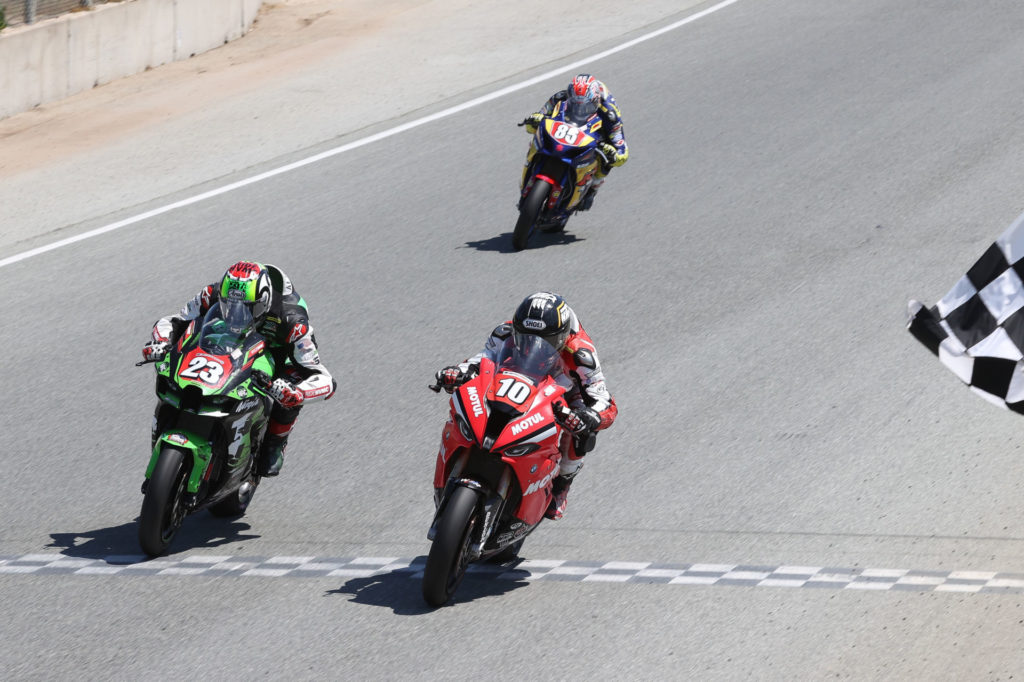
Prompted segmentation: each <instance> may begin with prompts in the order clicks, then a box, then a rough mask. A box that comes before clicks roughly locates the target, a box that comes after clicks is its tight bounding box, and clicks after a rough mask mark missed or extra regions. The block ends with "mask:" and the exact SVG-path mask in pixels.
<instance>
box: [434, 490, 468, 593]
mask: <svg viewBox="0 0 1024 682" xmlns="http://www.w3.org/2000/svg"><path fill="white" fill-rule="evenodd" d="M476 521H477V494H476V493H475V492H474V491H472V490H470V489H469V488H466V487H462V486H460V487H458V488H456V489H455V491H454V492H452V497H451V499H450V500H448V504H447V506H446V507H445V510H444V514H443V515H442V516H441V519H440V520H439V521H438V524H437V534H436V535H434V543H433V544H432V545H431V546H430V554H429V555H427V565H426V568H424V569H423V598H424V599H426V600H427V603H428V604H430V605H431V606H443V605H444V604H446V603H447V602H448V600H449V599H451V598H452V595H454V594H455V589H456V588H457V587H458V586H459V583H461V582H462V577H463V576H464V575H466V568H467V567H468V566H469V543H470V541H471V540H472V537H473V527H474V526H475V525H476Z"/></svg>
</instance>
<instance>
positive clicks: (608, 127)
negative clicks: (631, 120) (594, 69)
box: [526, 73, 629, 211]
mask: <svg viewBox="0 0 1024 682" xmlns="http://www.w3.org/2000/svg"><path fill="white" fill-rule="evenodd" d="M559 105H564V106H565V112H566V115H567V117H568V118H569V120H572V121H576V122H579V123H582V122H584V121H586V120H587V119H589V118H590V117H591V116H592V115H594V114H595V113H596V114H598V115H599V116H600V117H601V132H602V133H603V134H604V142H603V143H602V144H601V151H602V153H604V155H605V158H606V159H607V163H605V162H602V163H600V164H598V169H597V172H596V173H595V174H594V183H593V184H592V185H591V186H590V191H589V192H587V196H585V197H583V200H582V201H581V202H580V205H579V208H578V209H577V210H579V211H586V210H589V209H590V207H591V206H592V205H593V204H594V197H595V196H596V195H597V190H598V189H600V187H601V185H603V184H604V181H605V178H607V177H608V173H609V172H610V171H611V169H612V168H614V167H618V166H621V165H622V164H624V163H626V161H627V160H629V146H628V145H626V138H625V136H624V135H623V132H622V115H621V114H620V113H619V107H618V105H617V104H616V103H615V98H614V97H613V96H612V93H611V91H610V90H608V87H607V86H606V85H605V84H604V83H602V82H601V81H599V80H597V79H596V78H594V77H593V76H591V75H590V74H589V73H581V74H579V75H578V76H576V77H575V78H573V79H572V82H571V83H569V87H567V88H566V89H565V90H559V91H558V92H556V93H555V94H553V95H552V96H551V97H550V98H549V99H548V101H547V102H545V104H544V106H543V107H541V109H540V111H538V112H537V113H535V114H532V115H530V117H529V118H528V119H527V120H528V121H529V122H528V123H527V124H526V130H527V132H529V133H530V134H531V135H533V134H534V133H535V132H536V131H537V126H538V125H540V124H541V122H542V121H543V120H544V118H545V117H547V116H551V114H552V113H553V112H554V111H555V107H557V106H559ZM531 151H532V149H531ZM530 158H531V157H529V156H528V157H527V159H526V163H527V165H529V163H530Z"/></svg>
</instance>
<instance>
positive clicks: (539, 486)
mask: <svg viewBox="0 0 1024 682" xmlns="http://www.w3.org/2000/svg"><path fill="white" fill-rule="evenodd" d="M555 471H557V469H552V470H551V471H549V472H548V475H547V476H545V477H544V478H542V479H540V480H539V481H534V482H533V483H531V484H530V487H529V488H527V489H526V490H524V491H523V497H526V496H527V495H532V494H534V493H535V492H537V491H538V490H541V489H542V488H543V487H544V486H546V485H547V484H548V483H549V482H550V481H551V477H552V476H554V474H555Z"/></svg>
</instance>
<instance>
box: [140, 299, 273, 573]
mask: <svg viewBox="0 0 1024 682" xmlns="http://www.w3.org/2000/svg"><path fill="white" fill-rule="evenodd" d="M265 349H266V343H265V341H264V339H263V337H262V336H260V334H258V333H257V332H256V331H255V328H254V324H253V319H252V314H251V313H250V312H249V310H248V309H247V308H246V307H245V306H244V305H241V304H239V303H237V302H235V301H222V302H221V304H220V305H214V306H212V307H211V308H210V310H209V312H207V313H206V315H205V317H204V318H203V319H202V320H192V321H191V322H190V323H189V325H188V327H187V328H186V329H185V330H184V331H183V332H182V333H181V334H180V336H179V339H178V341H177V342H176V343H174V344H173V345H172V346H171V347H170V348H169V349H168V352H167V354H166V355H165V356H164V357H163V358H161V359H159V360H156V373H157V377H156V394H157V397H158V398H159V402H158V405H157V410H156V414H155V415H154V425H153V443H152V446H153V453H152V456H151V457H150V460H149V466H148V467H147V468H146V480H145V481H144V482H143V483H142V493H143V495H144V496H145V499H144V500H143V502H142V512H141V513H140V514H139V544H140V545H141V546H142V549H143V551H145V552H146V554H148V555H150V556H159V555H160V554H163V553H164V552H165V551H166V550H167V546H168V545H169V544H170V543H171V540H173V539H174V535H175V534H176V533H177V532H178V529H179V528H180V527H181V524H182V522H183V521H184V519H185V516H186V515H188V514H191V513H193V512H196V511H199V510H201V509H209V510H210V512H211V513H212V514H214V515H216V516H239V515H241V514H243V513H245V510H246V508H247V507H248V506H249V502H250V501H251V500H252V497H253V495H254V494H255V492H256V486H257V485H259V482H260V477H259V474H258V473H257V467H256V459H257V453H259V448H260V443H262V441H263V437H264V434H265V433H266V430H267V424H268V422H269V419H270V411H271V409H272V407H273V399H272V398H271V397H270V396H268V395H267V393H266V387H267V386H268V385H269V381H270V377H271V376H273V373H274V360H273V357H272V356H271V355H270V353H268V352H265ZM146 362H147V361H143V362H140V363H138V364H139V365H143V364H146Z"/></svg>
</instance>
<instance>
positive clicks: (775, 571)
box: [0, 554, 1024, 594]
mask: <svg viewBox="0 0 1024 682" xmlns="http://www.w3.org/2000/svg"><path fill="white" fill-rule="evenodd" d="M424 562H425V559H424V558H422V557H420V558H417V559H402V558H398V557H355V558H324V557H312V556H301V557H296V556H277V557H251V556H237V557H236V556H208V555H195V556H186V557H184V558H181V559H166V558H165V559H152V560H146V558H145V557H144V556H142V555H116V556H107V557H103V558H97V559H90V558H79V557H72V556H67V555H64V554H24V555H21V556H0V575H108V576H109V575H122V576H153V575H156V576H207V577H217V576H229V577H262V578H285V577H287V578H345V579H350V578H370V577H373V576H381V575H398V576H403V575H404V576H407V577H408V578H421V577H422V576H423V565H424ZM467 575H469V576H479V577H481V578H488V577H489V578H491V579H495V580H518V581H527V582H534V581H544V582H574V583H579V582H605V583H634V584H635V583H646V584H652V583H656V584H668V585H716V586H732V587H818V588H826V589H833V590H878V591H904V592H957V593H978V592H983V593H993V592H997V593H1009V594H1022V593H1024V574H1022V573H999V572H995V571H922V570H913V569H896V568H830V567H826V566H785V565H783V566H745V565H739V564H656V563H652V562H647V561H604V562H602V561H565V560H561V559H522V560H519V561H518V562H508V563H506V564H489V563H481V564H470V566H469V569H468V571H467Z"/></svg>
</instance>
